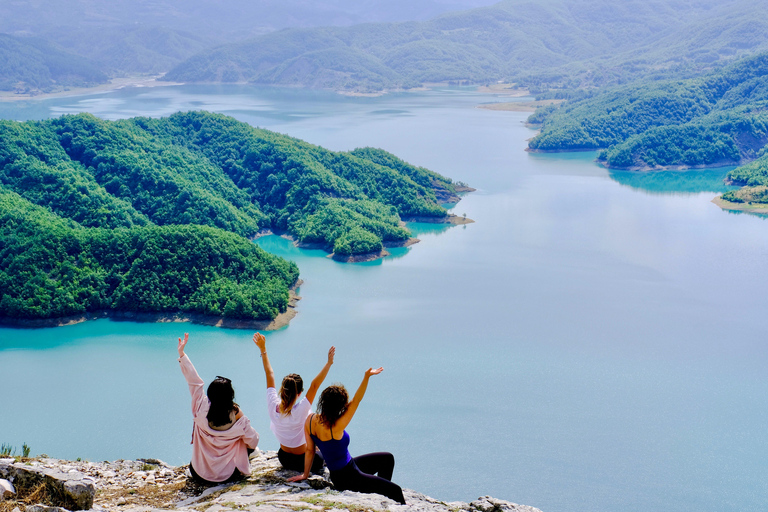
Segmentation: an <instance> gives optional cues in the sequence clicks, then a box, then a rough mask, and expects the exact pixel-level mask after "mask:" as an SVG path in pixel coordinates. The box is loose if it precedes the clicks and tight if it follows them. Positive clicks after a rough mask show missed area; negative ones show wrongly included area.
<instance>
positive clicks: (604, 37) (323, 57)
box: [166, 0, 768, 91]
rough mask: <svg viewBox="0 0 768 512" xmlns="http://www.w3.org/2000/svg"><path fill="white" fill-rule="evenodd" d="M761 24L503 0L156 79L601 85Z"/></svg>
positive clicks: (703, 53)
mask: <svg viewBox="0 0 768 512" xmlns="http://www.w3.org/2000/svg"><path fill="white" fill-rule="evenodd" d="M763 29H768V10H766V9H764V8H761V7H755V6H754V5H753V4H752V3H751V2H746V1H744V0H729V1H725V2H715V1H712V0H709V1H704V2H682V1H664V2H662V1H658V2H646V1H640V0H627V1H623V2H610V1H608V0H575V1H565V0H544V1H531V0H505V1H503V2H500V3H498V4H496V5H494V6H491V7H483V8H478V9H472V10H469V11H462V12H456V13H449V14H445V15H442V16H439V17H437V18H434V19H431V20H428V21H423V22H406V23H376V24H364V25H355V26H351V27H326V28H311V29H289V30H282V31H278V32H274V33H270V34H266V35H262V36H259V37H256V38H252V39H249V40H247V41H244V42H242V43H236V44H229V45H225V46H221V47H217V48H214V49H211V50H207V51H204V52H202V53H200V54H198V55H196V56H194V57H192V58H190V59H189V60H187V61H185V62H183V63H181V64H179V65H178V66H176V67H175V68H174V69H172V70H171V71H170V72H169V73H168V74H167V76H166V79H168V80H174V81H184V82H252V83H262V84H277V85H301V86H306V87H324V88H334V89H342V90H359V91H370V90H381V89H391V88H398V87H401V88H409V87H414V86H416V85H418V84H421V83H424V82H444V81H454V82H470V83H485V82H489V81H495V80H500V79H512V80H516V81H518V83H520V84H521V85H525V86H529V87H533V88H537V89H542V88H548V87H552V86H556V87H583V86H591V85H607V84H616V83H621V82H625V81H627V80H630V79H635V78H637V77H656V78H658V77H659V76H676V77H677V76H691V75H695V74H700V73H701V72H703V71H706V70H709V69H711V68H712V67H713V65H717V64H719V63H720V62H721V61H727V60H729V59H732V58H734V57H735V56H738V55H740V54H743V53H745V52H750V51H755V50H757V49H760V48H768V36H767V35H766V34H768V30H763ZM710 33H717V36H716V37H714V36H713V37H705V36H704V35H702V34H710ZM694 36H696V37H694Z"/></svg>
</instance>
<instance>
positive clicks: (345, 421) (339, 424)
mask: <svg viewBox="0 0 768 512" xmlns="http://www.w3.org/2000/svg"><path fill="white" fill-rule="evenodd" d="M383 371H384V368H382V367H379V368H375V369H374V368H368V369H367V370H366V371H365V376H364V377H363V382H361V383H360V386H359V387H358V388H357V391H355V396H354V397H352V401H351V402H349V406H347V410H346V411H345V412H344V414H342V415H341V417H340V418H339V419H338V420H337V421H336V423H335V424H334V425H333V427H334V428H336V429H338V430H344V429H345V428H347V425H349V422H350V421H352V417H353V416H354V415H355V412H356V411H357V407H358V406H359V405H360V402H362V401H363V397H364V396H365V391H366V389H368V379H370V378H371V375H378V374H380V373H381V372H383Z"/></svg>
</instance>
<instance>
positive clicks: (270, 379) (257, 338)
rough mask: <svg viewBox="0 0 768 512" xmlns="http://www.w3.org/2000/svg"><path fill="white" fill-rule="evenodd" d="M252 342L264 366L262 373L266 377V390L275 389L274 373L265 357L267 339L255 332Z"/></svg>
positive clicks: (267, 358)
mask: <svg viewBox="0 0 768 512" xmlns="http://www.w3.org/2000/svg"><path fill="white" fill-rule="evenodd" d="M253 342H254V343H255V344H256V346H257V347H259V350H261V362H262V364H263V365H264V373H265V374H266V375H267V388H274V387H275V372H274V371H273V370H272V365H271V364H269V356H268V355H267V338H265V337H264V335H263V334H261V333H260V332H257V333H256V334H254V335H253Z"/></svg>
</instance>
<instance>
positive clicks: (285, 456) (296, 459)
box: [277, 448, 325, 475]
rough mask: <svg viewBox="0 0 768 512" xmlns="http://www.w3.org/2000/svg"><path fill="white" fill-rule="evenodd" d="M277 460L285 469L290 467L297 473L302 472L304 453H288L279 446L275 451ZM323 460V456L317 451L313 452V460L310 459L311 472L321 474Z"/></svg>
mask: <svg viewBox="0 0 768 512" xmlns="http://www.w3.org/2000/svg"><path fill="white" fill-rule="evenodd" d="M277 460H279V461H280V464H282V465H283V467H284V468H285V469H291V470H293V471H298V472H299V473H303V472H304V454H301V455H296V454H295V453H288V452H287V451H285V450H283V449H282V448H280V449H279V450H278V451H277ZM324 462H325V461H324V460H323V456H322V455H320V454H319V453H315V460H313V461H312V469H311V471H312V473H314V474H316V475H321V474H322V473H323V463H324Z"/></svg>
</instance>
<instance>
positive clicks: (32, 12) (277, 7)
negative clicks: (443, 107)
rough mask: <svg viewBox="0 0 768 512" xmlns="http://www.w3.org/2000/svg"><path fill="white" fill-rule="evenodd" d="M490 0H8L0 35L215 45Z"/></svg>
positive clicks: (424, 14)
mask: <svg viewBox="0 0 768 512" xmlns="http://www.w3.org/2000/svg"><path fill="white" fill-rule="evenodd" d="M492 3H494V1H493V0H390V1H384V0H257V1H254V0H109V1H104V0H15V1H14V0H8V1H4V2H0V32H8V33H16V32H23V33H28V34H35V35H43V34H46V33H47V32H49V31H52V30H56V31H59V32H60V31H61V29H62V28H68V27H69V28H72V29H74V30H75V31H78V30H82V29H103V28H108V27H124V26H136V25H139V26H144V27H164V28H167V29H170V30H176V31H184V32H192V33H194V34H197V35H199V36H201V37H204V38H212V39H217V40H218V41H219V42H226V41H234V40H236V39H238V38H243V37H247V36H249V35H253V34H260V33H265V32H269V31H272V30H276V29H280V28H286V27H312V26H323V25H351V24H355V23H363V22H380V21H405V20H418V19H427V18H430V17H433V16H436V15H438V14H441V13H444V12H448V11H454V10H462V9H468V8H472V7H478V6H482V5H490V4H492Z"/></svg>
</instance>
